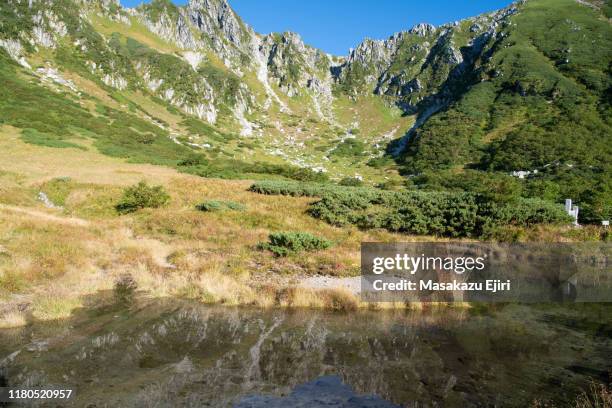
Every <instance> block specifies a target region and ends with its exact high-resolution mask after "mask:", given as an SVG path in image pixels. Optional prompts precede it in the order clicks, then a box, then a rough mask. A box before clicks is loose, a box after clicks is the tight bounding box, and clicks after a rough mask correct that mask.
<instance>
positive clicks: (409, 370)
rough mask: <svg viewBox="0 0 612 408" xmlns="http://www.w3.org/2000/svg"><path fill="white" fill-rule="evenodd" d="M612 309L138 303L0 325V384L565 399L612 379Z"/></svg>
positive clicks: (496, 400) (170, 394) (116, 390)
mask: <svg viewBox="0 0 612 408" xmlns="http://www.w3.org/2000/svg"><path fill="white" fill-rule="evenodd" d="M611 311H612V307H610V306H606V305H582V306H579V305H577V306H566V307H562V306H521V305H495V306H491V307H486V308H484V307H482V308H474V309H472V310H466V309H452V308H447V309H437V310H419V311H394V312H390V311H362V312H354V313H349V314H340V313H331V312H322V311H313V310H286V309H285V310H283V309H274V310H260V309H248V308H229V307H218V306H207V305H202V304H198V303H191V302H186V301H185V302H183V301H176V300H164V301H139V302H137V303H136V304H132V305H131V306H129V307H128V306H120V305H113V306H107V307H104V308H97V309H81V310H79V311H77V312H76V313H75V316H74V317H73V318H71V319H69V320H66V321H62V322H53V323H43V322H35V323H32V324H31V325H30V326H28V327H27V328H22V329H13V330H3V331H1V332H0V366H1V367H2V371H1V373H2V378H0V380H3V381H4V383H5V384H7V385H10V386H21V387H30V388H42V387H46V388H49V387H60V388H70V389H74V391H75V395H74V397H73V398H72V399H70V400H69V401H68V402H66V401H63V402H61V406H77V407H85V406H90V407H176V406H181V407H182V406H187V407H202V406H204V407H207V406H210V407H240V408H246V407H315V408H316V407H346V408H350V407H379V408H383V407H397V406H401V407H471V406H473V407H481V406H500V407H505V406H509V407H515V406H516V407H524V406H528V405H530V404H531V403H533V402H534V401H535V400H538V401H544V402H547V401H548V402H553V403H555V404H556V405H557V406H565V405H572V402H573V401H575V399H576V396H577V395H578V394H579V393H580V392H581V390H583V389H587V388H588V385H589V383H590V382H591V381H593V380H596V381H599V382H607V381H608V380H609V378H608V375H609V373H610V372H611V371H612V357H611V356H612V338H611V337H612V322H611V320H612V313H610V312H611ZM58 404H59V403H58V402H57V401H56V402H53V403H50V402H49V403H47V405H45V404H40V405H41V406H58Z"/></svg>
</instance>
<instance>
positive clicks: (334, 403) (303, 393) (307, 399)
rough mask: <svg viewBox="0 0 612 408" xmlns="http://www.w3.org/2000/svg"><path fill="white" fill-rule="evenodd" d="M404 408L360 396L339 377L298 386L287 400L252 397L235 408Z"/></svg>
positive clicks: (269, 396)
mask: <svg viewBox="0 0 612 408" xmlns="http://www.w3.org/2000/svg"><path fill="white" fill-rule="evenodd" d="M287 407H294V408H329V407H342V408H401V407H400V406H399V405H395V404H392V403H390V402H388V401H385V400H383V399H382V398H380V397H377V396H375V395H357V394H356V393H355V391H354V390H353V389H351V387H349V386H348V385H346V384H343V383H342V380H341V379H340V377H338V376H334V375H328V376H323V377H319V378H317V379H315V380H313V381H310V382H307V383H306V384H302V385H298V386H297V387H295V388H294V389H293V390H292V391H291V393H290V394H289V395H287V396H286V397H275V396H271V395H250V396H247V397H244V398H243V399H242V400H240V401H239V402H238V403H237V404H236V405H235V407H234V408H287Z"/></svg>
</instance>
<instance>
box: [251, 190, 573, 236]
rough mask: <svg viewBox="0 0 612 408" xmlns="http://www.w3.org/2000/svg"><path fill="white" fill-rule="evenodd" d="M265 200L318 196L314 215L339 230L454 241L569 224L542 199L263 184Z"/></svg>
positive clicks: (312, 208) (556, 206) (560, 210)
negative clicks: (519, 228) (511, 229)
mask: <svg viewBox="0 0 612 408" xmlns="http://www.w3.org/2000/svg"><path fill="white" fill-rule="evenodd" d="M250 191H253V192H257V193H261V194H278V195H289V196H294V197H299V196H311V197H313V196H317V197H320V200H319V201H317V202H315V203H313V204H311V206H310V209H309V213H310V215H312V216H313V217H315V218H318V219H321V220H323V221H325V222H327V223H329V224H332V225H337V226H345V225H356V226H358V227H360V228H364V229H372V228H384V229H387V230H389V231H397V232H405V233H411V234H419V235H426V234H427V235H439V236H450V237H486V236H488V235H490V234H491V233H492V231H494V230H495V229H496V228H499V227H500V226H505V225H516V226H530V225H534V224H541V223H562V222H569V221H570V219H569V217H568V216H567V214H566V213H565V211H564V209H563V207H562V206H561V205H559V204H555V203H551V202H548V201H544V200H539V199H529V198H517V199H514V200H511V201H507V200H506V201H498V200H497V196H496V195H485V194H476V193H466V192H435V191H401V192H398V191H384V190H377V189H373V188H365V187H342V186H333V185H330V184H327V185H326V184H318V185H317V184H309V183H286V182H271V181H266V182H259V183H255V184H253V185H252V186H251V187H250Z"/></svg>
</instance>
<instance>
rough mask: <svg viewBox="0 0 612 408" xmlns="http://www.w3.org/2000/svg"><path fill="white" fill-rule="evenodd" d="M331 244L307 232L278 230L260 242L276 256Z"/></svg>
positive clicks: (319, 248) (321, 247) (314, 249)
mask: <svg viewBox="0 0 612 408" xmlns="http://www.w3.org/2000/svg"><path fill="white" fill-rule="evenodd" d="M331 246H332V243H331V241H328V240H327V239H325V238H319V237H316V236H314V235H312V234H309V233H307V232H278V233H274V234H270V235H269V236H268V242H267V243H262V244H260V248H262V249H267V250H269V251H271V252H272V253H274V255H276V256H287V255H291V254H297V253H300V252H304V251H318V250H322V249H327V248H329V247H331Z"/></svg>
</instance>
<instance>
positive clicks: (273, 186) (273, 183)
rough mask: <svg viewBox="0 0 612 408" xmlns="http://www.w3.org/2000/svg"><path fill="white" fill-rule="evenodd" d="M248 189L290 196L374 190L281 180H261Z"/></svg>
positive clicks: (370, 190)
mask: <svg viewBox="0 0 612 408" xmlns="http://www.w3.org/2000/svg"><path fill="white" fill-rule="evenodd" d="M249 191H252V192H254V193H259V194H266V195H286V196H292V197H321V196H322V195H324V194H326V193H331V192H334V191H346V192H357V193H359V194H362V195H363V194H367V193H368V192H374V191H375V190H373V189H371V188H358V187H351V186H338V185H335V184H331V183H308V182H306V183H299V182H295V181H283V180H262V181H258V182H256V183H254V184H252V185H251V187H249Z"/></svg>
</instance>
